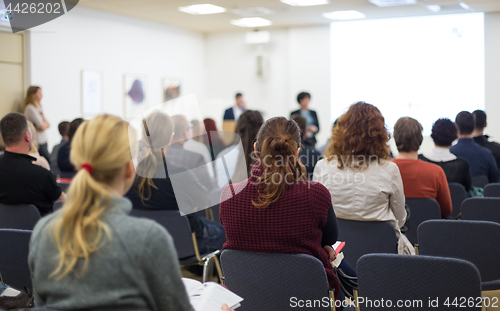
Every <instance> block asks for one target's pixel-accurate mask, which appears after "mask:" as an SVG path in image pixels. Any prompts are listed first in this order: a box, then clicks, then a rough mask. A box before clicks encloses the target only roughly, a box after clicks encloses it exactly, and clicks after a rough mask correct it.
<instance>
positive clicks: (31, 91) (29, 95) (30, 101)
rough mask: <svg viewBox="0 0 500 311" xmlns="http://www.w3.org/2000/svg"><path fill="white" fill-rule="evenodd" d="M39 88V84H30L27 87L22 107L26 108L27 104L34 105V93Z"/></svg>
mask: <svg viewBox="0 0 500 311" xmlns="http://www.w3.org/2000/svg"><path fill="white" fill-rule="evenodd" d="M39 89H40V87H39V86H33V85H32V86H30V87H29V88H28V91H26V98H25V99H24V106H23V109H26V107H27V106H28V105H34V104H35V98H34V96H35V94H36V92H38V90H39Z"/></svg>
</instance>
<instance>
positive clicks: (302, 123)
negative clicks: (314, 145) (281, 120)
mask: <svg viewBox="0 0 500 311" xmlns="http://www.w3.org/2000/svg"><path fill="white" fill-rule="evenodd" d="M291 119H292V120H293V121H295V123H297V125H298V126H299V129H300V136H301V137H304V134H305V133H306V131H307V120H306V118H304V117H303V116H301V115H300V114H298V113H296V114H294V115H292V118H291Z"/></svg>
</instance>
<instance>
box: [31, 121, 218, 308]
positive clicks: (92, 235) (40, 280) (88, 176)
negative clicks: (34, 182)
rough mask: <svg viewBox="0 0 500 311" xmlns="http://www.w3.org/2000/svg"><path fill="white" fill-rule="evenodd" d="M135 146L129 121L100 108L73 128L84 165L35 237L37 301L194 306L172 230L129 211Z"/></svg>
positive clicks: (77, 161) (75, 155)
mask: <svg viewBox="0 0 500 311" xmlns="http://www.w3.org/2000/svg"><path fill="white" fill-rule="evenodd" d="M130 148H131V147H130V145H129V136H128V123H127V122H125V121H123V120H121V119H120V118H118V117H114V116H109V115H101V116H98V117H96V118H94V119H92V120H91V121H88V122H85V123H83V125H82V127H81V129H80V130H78V131H77V133H76V134H75V137H74V139H73V141H72V148H71V159H72V161H73V165H75V167H77V168H78V169H79V171H78V173H77V175H76V176H75V178H74V179H73V182H72V183H71V186H70V191H69V195H68V199H67V201H66V202H65V204H64V207H63V208H62V210H61V211H58V212H56V213H54V214H52V215H50V216H49V217H46V218H44V219H42V220H41V221H40V222H39V223H38V224H37V226H36V227H35V229H34V231H33V235H32V237H31V242H30V253H29V259H28V262H29V267H30V270H31V276H32V280H33V288H34V294H35V303H36V305H37V306H47V307H50V308H56V309H79V310H80V309H93V310H104V309H106V310H190V311H192V310H193V308H192V306H191V305H190V303H189V299H188V296H187V293H186V291H185V288H184V285H183V283H182V281H181V272H180V269H179V264H178V259H177V256H176V252H175V247H174V242H173V241H172V237H171V236H170V235H169V233H168V232H167V231H166V230H165V228H163V227H162V226H160V225H159V224H157V223H156V222H154V221H151V220H147V219H140V218H134V217H130V216H128V214H129V213H130V211H131V209H132V204H131V203H130V201H129V200H128V199H126V198H123V197H122V196H123V195H124V194H125V193H126V192H127V191H128V189H129V188H130V187H131V186H132V184H133V182H134V178H135V173H134V164H133V162H132V159H131V153H130V151H131V149H130ZM73 189H74V190H73ZM226 310H227V309H226Z"/></svg>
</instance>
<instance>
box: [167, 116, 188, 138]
mask: <svg viewBox="0 0 500 311" xmlns="http://www.w3.org/2000/svg"><path fill="white" fill-rule="evenodd" d="M171 120H172V122H173V131H174V141H175V142H178V141H182V140H185V139H186V137H185V135H184V133H186V131H187V130H189V127H190V125H189V121H188V120H187V118H186V117H185V116H184V115H181V114H178V115H175V116H173V117H172V119H171Z"/></svg>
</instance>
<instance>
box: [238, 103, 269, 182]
mask: <svg viewBox="0 0 500 311" xmlns="http://www.w3.org/2000/svg"><path fill="white" fill-rule="evenodd" d="M262 124H264V118H263V117H262V114H261V113H260V112H259V111H257V110H245V112H243V113H242V114H241V115H240V117H239V119H238V122H237V123H236V129H235V131H234V132H235V133H236V134H238V136H239V137H240V138H241V144H242V146H243V151H244V152H245V163H246V167H247V173H248V175H250V171H251V170H252V166H253V165H254V164H255V161H254V159H253V158H252V156H251V155H252V152H253V144H254V143H255V141H256V139H257V134H258V133H259V129H260V127H261V126H262ZM236 167H239V166H236Z"/></svg>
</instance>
